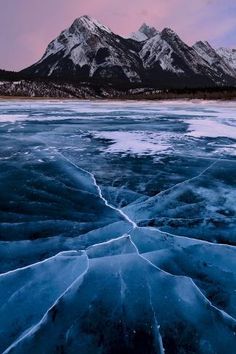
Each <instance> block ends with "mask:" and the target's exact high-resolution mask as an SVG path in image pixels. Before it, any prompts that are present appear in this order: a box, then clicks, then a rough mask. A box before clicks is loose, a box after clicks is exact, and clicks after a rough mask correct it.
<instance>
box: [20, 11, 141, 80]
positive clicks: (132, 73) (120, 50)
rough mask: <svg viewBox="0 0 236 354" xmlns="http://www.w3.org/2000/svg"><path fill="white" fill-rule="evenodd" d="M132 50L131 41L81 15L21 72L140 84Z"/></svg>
mask: <svg viewBox="0 0 236 354" xmlns="http://www.w3.org/2000/svg"><path fill="white" fill-rule="evenodd" d="M132 49H133V48H132V45H131V44H130V42H127V41H126V40H125V39H124V38H122V37H119V36H117V35H115V34H114V33H112V32H111V30H110V29H109V28H107V27H105V26H103V25H102V24H100V23H99V22H98V21H97V20H95V19H93V18H91V17H89V16H82V17H80V18H78V19H76V20H75V21H74V23H73V24H72V26H71V27H70V28H68V29H66V30H64V31H63V32H62V33H61V34H60V35H59V37H57V38H56V39H55V40H53V41H52V42H51V43H50V44H49V45H48V48H47V50H46V52H45V54H44V56H43V57H42V59H41V60H40V61H39V62H37V63H36V64H35V65H33V66H32V67H30V68H28V69H26V70H24V71H23V73H26V74H31V75H39V76H40V75H41V76H51V77H63V76H66V75H68V76H69V77H73V76H74V77H78V78H81V79H83V78H88V77H90V78H91V77H93V78H102V79H104V80H106V79H111V80H116V81H124V80H127V81H130V82H133V81H134V82H139V81H140V80H141V78H140V72H141V66H142V63H141V60H140V58H139V57H138V56H137V55H136V53H135V52H134V51H133V50H132Z"/></svg>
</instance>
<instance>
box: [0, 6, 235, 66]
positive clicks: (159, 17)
mask: <svg viewBox="0 0 236 354" xmlns="http://www.w3.org/2000/svg"><path fill="white" fill-rule="evenodd" d="M0 5H1V11H0V48H1V55H0V68H3V69H11V70H18V69H21V68H23V67H26V66H28V65H30V64H32V63H34V62H35V61H37V60H38V59H39V58H40V57H41V56H42V54H43V52H44V50H45V48H46V46H47V44H48V43H49V42H50V41H51V40H52V39H53V38H55V37H56V36H57V35H58V34H59V33H60V32H61V31H62V30H63V29H65V28H66V27H68V26H69V25H70V24H71V23H72V22H73V20H74V19H75V18H76V17H79V16H82V15H85V14H87V15H90V16H93V17H95V18H97V19H98V20H99V21H100V22H102V23H104V24H105V25H107V26H109V27H110V28H111V29H112V30H113V31H114V32H115V33H118V34H121V35H126V34H128V33H130V32H132V31H136V30H137V29H138V28H139V27H140V25H141V24H142V23H143V22H146V23H147V24H150V25H152V26H155V27H156V28H157V29H159V30H161V29H163V28H164V27H171V28H172V29H174V30H175V31H176V32H177V33H178V34H179V35H180V37H181V38H182V39H183V40H185V41H186V42H187V43H188V44H192V43H194V42H195V41H197V40H199V39H202V40H208V41H209V42H210V43H211V44H212V45H214V46H230V47H234V46H235V47H236V21H235V18H236V1H235V0H41V1H39V0H0Z"/></svg>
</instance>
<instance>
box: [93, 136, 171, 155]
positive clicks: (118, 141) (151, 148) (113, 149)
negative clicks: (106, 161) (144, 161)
mask: <svg viewBox="0 0 236 354" xmlns="http://www.w3.org/2000/svg"><path fill="white" fill-rule="evenodd" d="M92 134H93V136H94V137H95V138H99V139H105V140H108V141H110V142H111V145H110V146H109V147H108V148H105V152H106V153H113V154H116V153H125V154H127V153H130V154H136V155H146V154H148V155H155V154H157V153H161V152H164V151H166V150H168V149H170V148H171V144H170V143H168V140H169V138H170V137H169V134H159V133H152V132H141V131H135V132H125V131H102V132H93V133H92Z"/></svg>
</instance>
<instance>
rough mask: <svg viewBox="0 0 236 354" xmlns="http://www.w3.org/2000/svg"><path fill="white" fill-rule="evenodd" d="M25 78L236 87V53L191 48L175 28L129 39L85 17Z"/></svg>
mask: <svg viewBox="0 0 236 354" xmlns="http://www.w3.org/2000/svg"><path fill="white" fill-rule="evenodd" d="M19 74H20V75H22V76H23V77H26V78H27V77H30V78H34V79H35V78H36V79H37V78H41V79H46V78H50V79H62V80H65V81H66V80H67V81H70V80H75V81H77V82H82V81H96V82H101V84H105V83H111V84H114V85H116V84H122V85H128V84H137V85H143V86H152V87H157V88H182V87H190V88H191V87H215V86H236V51H235V53H234V51H233V50H232V51H231V52H230V51H229V50H227V49H225V50H223V49H219V50H215V49H214V48H213V47H211V46H210V44H209V43H208V42H206V41H205V42H203V41H199V42H197V43H196V44H194V45H193V46H192V47H191V46H188V45H187V44H186V43H185V42H184V41H182V39H181V38H180V37H179V36H178V34H177V33H175V32H174V31H173V30H172V29H170V28H164V29H163V30H162V31H158V30H157V29H156V28H154V27H150V26H148V25H147V24H145V23H144V24H143V25H142V26H141V27H140V28H139V30H138V31H137V32H135V33H132V34H131V35H130V37H128V38H124V37H121V36H119V35H118V34H115V33H113V32H112V31H111V29H110V28H108V27H107V26H104V25H103V24H101V23H100V22H99V21H97V20H96V19H94V18H92V17H90V16H87V15H85V16H81V17H79V18H77V19H75V21H74V22H73V23H72V25H71V26H70V27H68V28H67V29H65V30H64V31H62V32H61V33H60V34H59V36H58V37H56V38H55V39H54V40H52V41H51V42H50V43H49V45H48V46H47V49H46V51H45V53H44V55H43V56H42V58H41V59H40V60H39V61H37V62H36V63H35V64H33V65H31V66H30V67H28V68H26V69H23V70H22V71H20V72H19Z"/></svg>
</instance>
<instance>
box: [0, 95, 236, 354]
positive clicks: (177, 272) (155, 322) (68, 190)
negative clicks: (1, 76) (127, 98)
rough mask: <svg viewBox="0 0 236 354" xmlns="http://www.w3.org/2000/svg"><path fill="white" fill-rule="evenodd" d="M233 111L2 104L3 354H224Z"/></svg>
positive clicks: (234, 256) (228, 336)
mask: <svg viewBox="0 0 236 354" xmlns="http://www.w3.org/2000/svg"><path fill="white" fill-rule="evenodd" d="M235 108H236V107H235V103H234V102H231V103H228V102H221V103H216V102H211V103H210V102H201V101H197V102H196V101H195V102H190V101H189V102H181V101H179V102H177V101H172V102H124V101H123V102H117V101H113V102H109V101H107V102H105V101H104V102H99V101H98V102H96V101H94V102H91V101H80V102H76V101H61V102H60V101H53V100H51V101H27V100H25V101H24V100H23V101H22V100H21V101H17V100H15V101H7V100H4V101H1V102H0V164H1V169H0V190H1V198H0V257H1V263H0V352H2V353H20V354H25V353H34V354H37V353H40V354H41V353H48V354H51V353H82V354H83V353H84V354H88V353H104V354H105V353H106V354H113V353H114V354H116V353H140V354H141V353H142V354H143V353H147V354H149V353H157V354H158V353H161V354H163V353H167V354H174V353H178V354H179V353H181V354H189V353H192V354H195V353H197V354H203V353H204V354H212V353H216V354H222V353H224V354H232V353H233V352H234V348H235V347H236V335H235V333H236V321H235V318H236V292H235V289H236V271H235V270H236V249H235V245H236V226H235V221H236V206H235V198H236V170H235V162H236V160H235V156H236V153H235V146H236V135H235V121H236V120H235Z"/></svg>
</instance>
